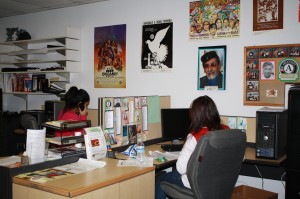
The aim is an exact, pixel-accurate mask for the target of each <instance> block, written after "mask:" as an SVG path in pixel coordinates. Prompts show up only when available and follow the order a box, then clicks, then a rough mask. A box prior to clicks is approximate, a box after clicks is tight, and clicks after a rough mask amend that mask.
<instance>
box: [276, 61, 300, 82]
mask: <svg viewBox="0 0 300 199" xmlns="http://www.w3.org/2000/svg"><path fill="white" fill-rule="evenodd" d="M278 70H279V71H278V79H279V80H281V81H283V82H288V81H295V80H298V77H299V76H298V71H299V66H298V63H297V62H296V61H295V60H294V59H284V60H282V61H281V62H280V64H279V66H278Z"/></svg>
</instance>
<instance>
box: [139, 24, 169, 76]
mask: <svg viewBox="0 0 300 199" xmlns="http://www.w3.org/2000/svg"><path fill="white" fill-rule="evenodd" d="M172 60H173V22H172V20H171V19H168V20H157V21H149V22H145V23H144V25H143V41H142V57H141V65H142V72H167V71H171V70H172V69H173V63H172Z"/></svg>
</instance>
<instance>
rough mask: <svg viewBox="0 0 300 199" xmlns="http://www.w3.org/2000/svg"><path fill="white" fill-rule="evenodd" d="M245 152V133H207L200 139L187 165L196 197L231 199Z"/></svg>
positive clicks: (236, 131) (235, 131) (221, 131)
mask: <svg viewBox="0 0 300 199" xmlns="http://www.w3.org/2000/svg"><path fill="white" fill-rule="evenodd" d="M245 149H246V134H245V133H244V132H242V131H241V130H238V129H228V130H217V131H210V132H208V133H207V134H206V135H205V136H203V137H201V138H200V140H199V141H198V143H197V146H196V148H195V150H194V152H193V154H192V155H191V157H190V160H189V162H188V166H187V176H188V179H189V182H190V185H191V189H192V191H193V193H194V196H195V198H197V199H219V198H222V199H226V198H231V194H232V191H233V189H234V186H235V183H236V181H237V178H238V176H239V171H240V168H241V165H242V162H243V159H244V154H245Z"/></svg>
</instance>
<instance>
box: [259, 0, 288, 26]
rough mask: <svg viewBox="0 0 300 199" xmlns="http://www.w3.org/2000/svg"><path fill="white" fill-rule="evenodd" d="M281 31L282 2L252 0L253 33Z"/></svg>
mask: <svg viewBox="0 0 300 199" xmlns="http://www.w3.org/2000/svg"><path fill="white" fill-rule="evenodd" d="M274 29H283V0H263V1H262V0H253V31H261V30H274Z"/></svg>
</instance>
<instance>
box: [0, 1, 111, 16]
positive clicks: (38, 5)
mask: <svg viewBox="0 0 300 199" xmlns="http://www.w3.org/2000/svg"><path fill="white" fill-rule="evenodd" d="M101 1H107V0H0V18H3V17H10V16H15V15H21V14H28V13H33V12H40V11H45V10H52V9H57V8H64V7H70V6H77V5H82V4H87V3H94V2H101Z"/></svg>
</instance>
